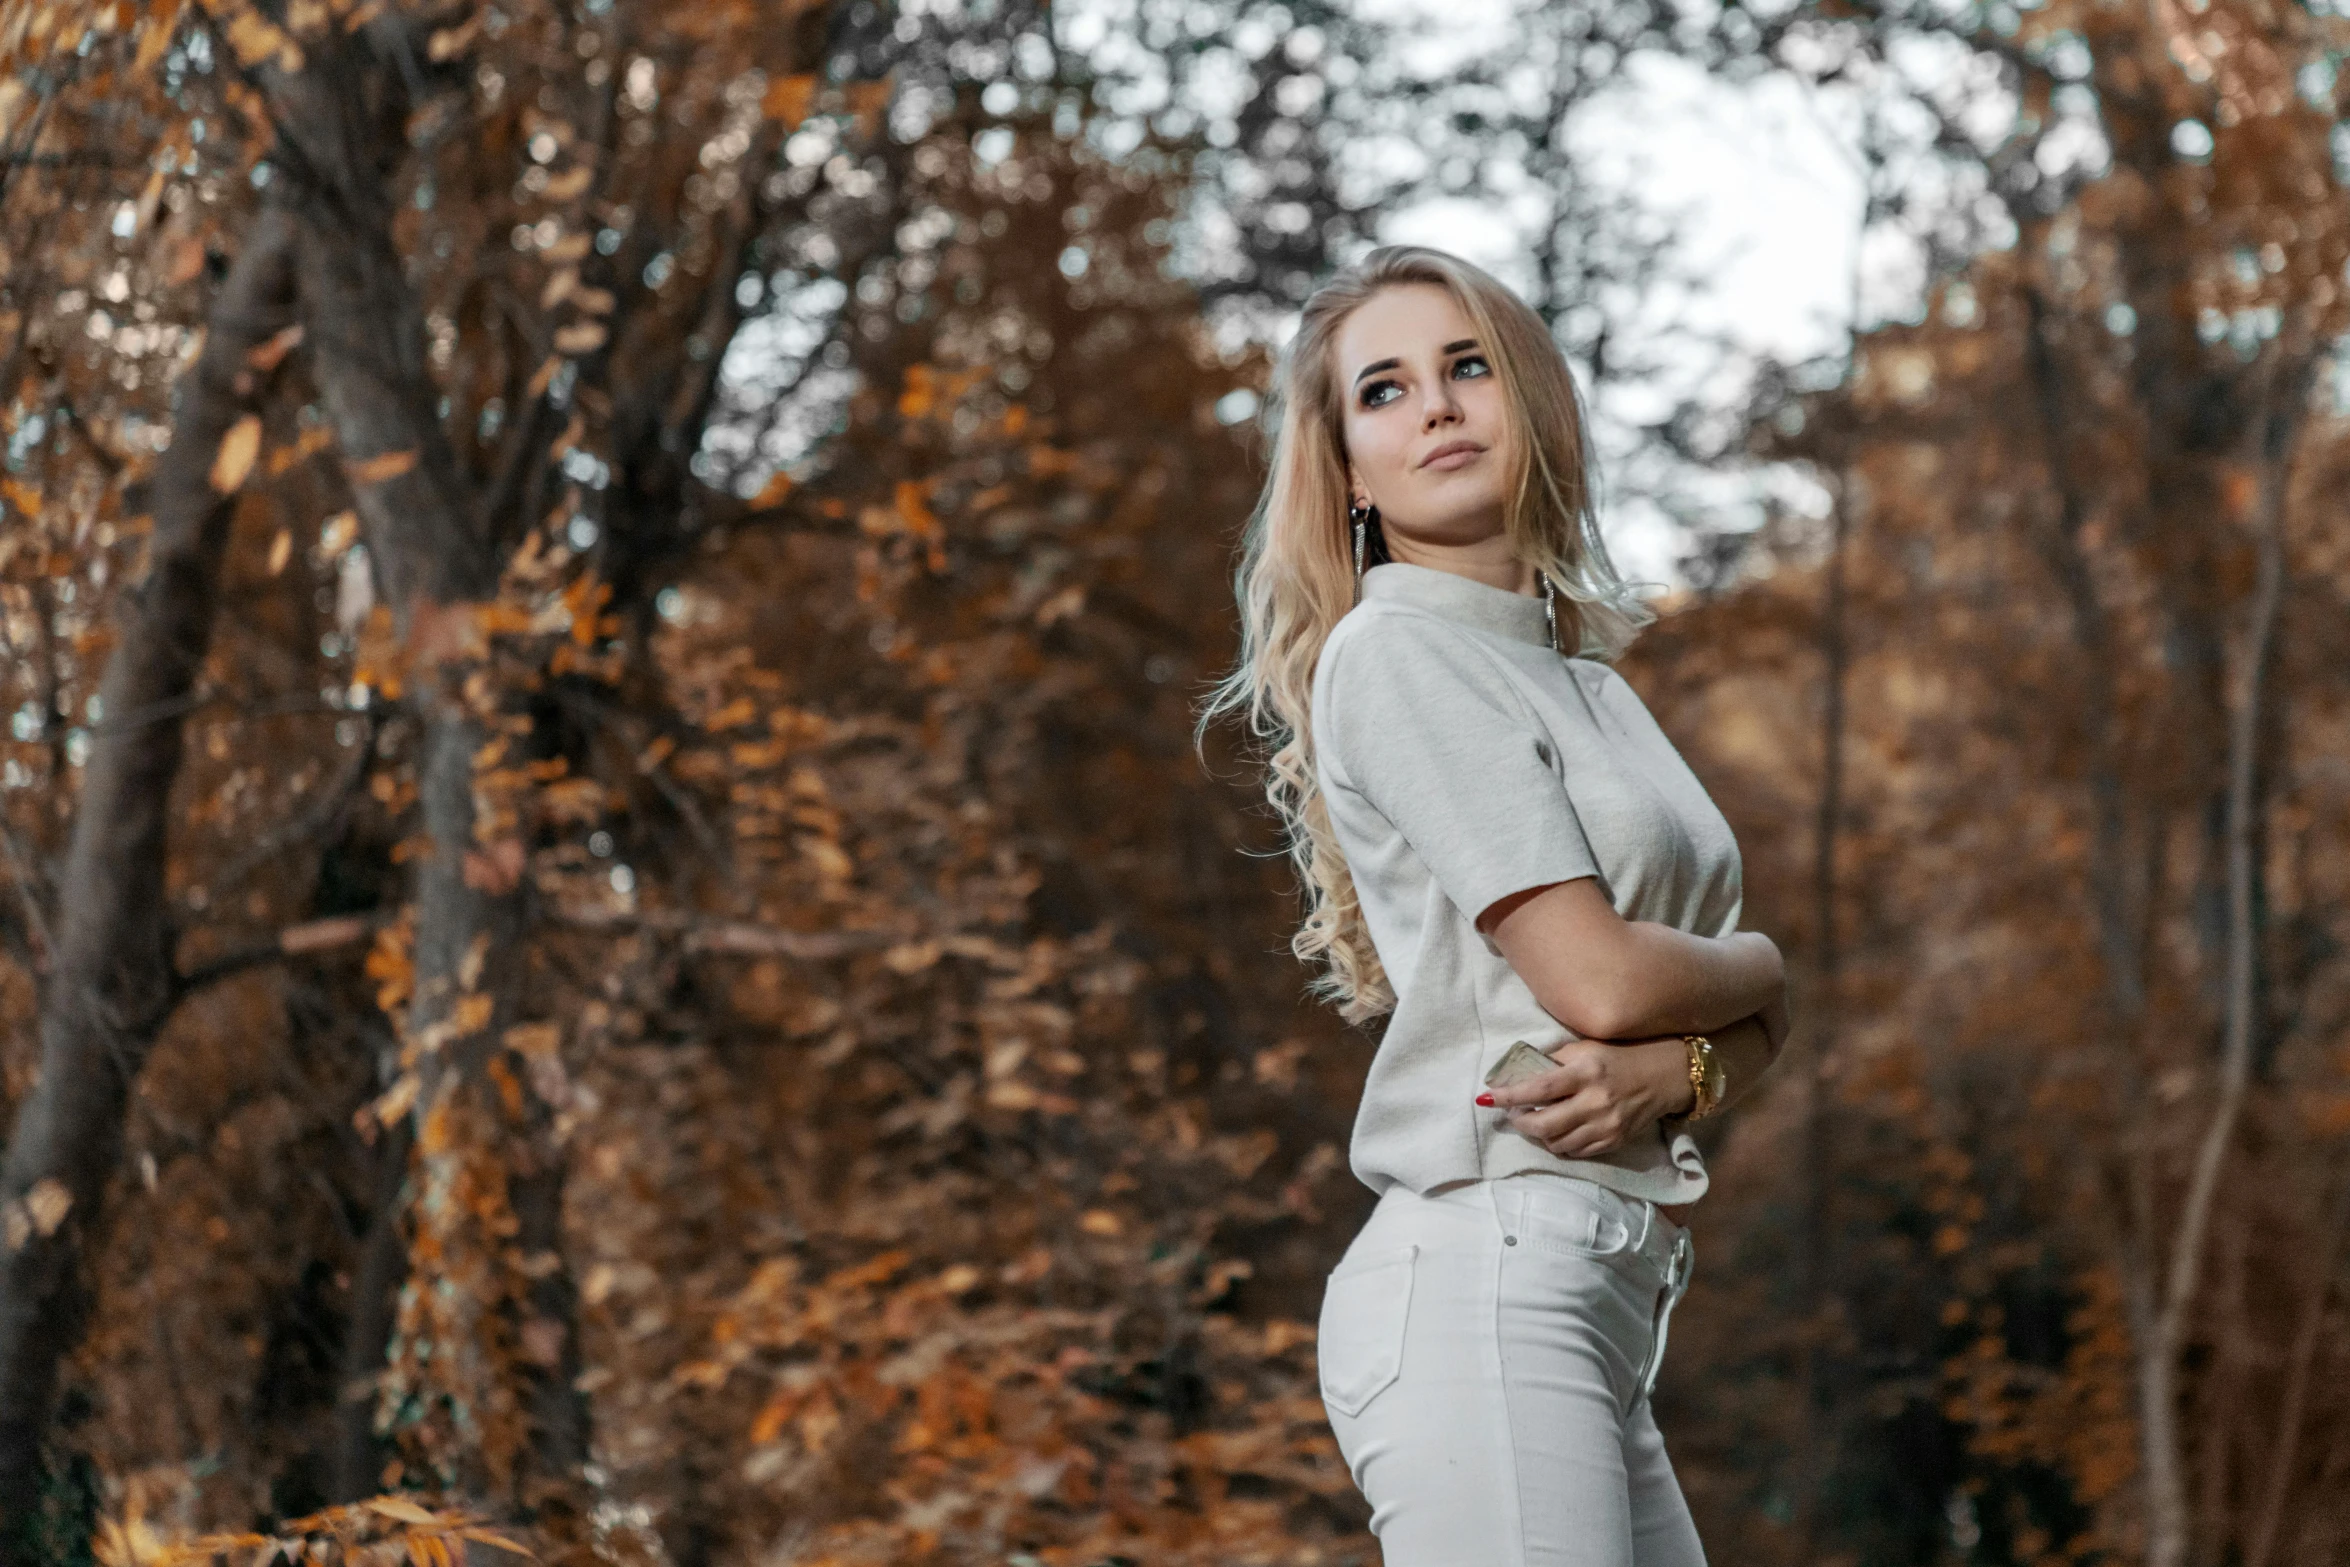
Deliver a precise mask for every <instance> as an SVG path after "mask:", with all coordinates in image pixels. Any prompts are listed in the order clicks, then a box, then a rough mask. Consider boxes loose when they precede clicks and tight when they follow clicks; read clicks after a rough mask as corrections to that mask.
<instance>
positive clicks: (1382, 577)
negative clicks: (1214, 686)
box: [1312, 561, 1742, 1203]
mask: <svg viewBox="0 0 2350 1567" xmlns="http://www.w3.org/2000/svg"><path fill="white" fill-rule="evenodd" d="M1312 728H1313V744H1314V758H1315V769H1316V776H1317V779H1318V781H1319V783H1320V786H1321V791H1322V797H1323V800H1324V802H1325V803H1326V805H1327V807H1328V809H1329V812H1330V824H1331V828H1332V830H1333V832H1334V833H1335V834H1336V835H1337V839H1338V845H1339V848H1340V850H1341V851H1342V852H1343V853H1344V854H1345V856H1346V862H1347V865H1348V868H1349V869H1350V871H1351V872H1352V874H1353V877H1354V883H1355V892H1356V896H1357V897H1358V898H1359V899H1360V901H1361V904H1362V910H1363V919H1364V922H1365V924H1366V925H1367V926H1368V927H1369V930H1370V935H1371V941H1372V943H1373V945H1374V946H1376V947H1377V948H1378V952H1379V961H1380V962H1381V964H1382V965H1384V966H1385V968H1386V970H1387V975H1388V980H1389V982H1390V984H1392V985H1393V987H1394V989H1395V996H1396V1005H1395V1010H1394V1012H1393V1013H1392V1014H1390V1015H1389V1018H1388V1021H1387V1027H1386V1031H1385V1033H1384V1034H1383V1035H1382V1036H1381V1038H1380V1042H1379V1048H1378V1051H1377V1053H1376V1054H1375V1055H1374V1056H1373V1057H1372V1061H1371V1069H1370V1074H1369V1076H1368V1078H1367V1079H1366V1080H1365V1083H1364V1086H1363V1098H1362V1106H1361V1108H1360V1110H1359V1111H1358V1112H1357V1113H1356V1116H1355V1125H1354V1135H1353V1140H1352V1145H1351V1148H1350V1150H1349V1163H1350V1164H1351V1165H1352V1167H1353V1169H1354V1172H1355V1175H1356V1177H1357V1178H1358V1179H1360V1180H1361V1181H1362V1182H1363V1183H1364V1184H1365V1185H1367V1186H1369V1187H1370V1188H1371V1189H1372V1190H1374V1191H1382V1192H1383V1191H1385V1190H1386V1189H1387V1188H1388V1187H1390V1186H1392V1185H1395V1184H1397V1183H1398V1182H1400V1183H1402V1184H1403V1185H1406V1186H1408V1187H1410V1188H1411V1189H1412V1190H1414V1191H1417V1192H1426V1191H1428V1190H1429V1189H1431V1188H1433V1187H1436V1186H1440V1185H1443V1184H1445V1183H1447V1182H1450V1181H1459V1180H1471V1179H1478V1178H1493V1177H1498V1176H1504V1175H1514V1174H1518V1173H1521V1172H1524V1171H1530V1170H1549V1171H1554V1172H1557V1173H1561V1174H1566V1175H1579V1176H1582V1177H1584V1178H1586V1179H1588V1180H1592V1181H1596V1182H1598V1183H1599V1184H1601V1185H1603V1186H1607V1187H1611V1188H1613V1189H1615V1190H1617V1191H1620V1192H1623V1193H1625V1194H1627V1195H1629V1196H1634V1197H1645V1198H1647V1199H1649V1200H1650V1201H1653V1202H1660V1203H1680V1202H1688V1201H1691V1200H1692V1199H1694V1198H1696V1197H1698V1196H1700V1195H1702V1194H1703V1193H1704V1191H1705V1189H1706V1171H1705V1163H1704V1161H1703V1160H1702V1159H1701V1158H1700V1157H1699V1155H1698V1152H1697V1145H1696V1144H1695V1143H1694V1142H1693V1141H1692V1140H1691V1139H1690V1137H1689V1134H1688V1133H1687V1132H1686V1131H1681V1130H1678V1129H1674V1130H1671V1131H1668V1130H1667V1129H1665V1128H1664V1127H1661V1126H1660V1127H1659V1128H1657V1129H1656V1130H1655V1131H1654V1132H1652V1133H1651V1134H1649V1135H1647V1136H1644V1137H1642V1138H1639V1139H1636V1140H1635V1142H1634V1143H1633V1144H1628V1145H1626V1146H1625V1147H1622V1148H1618V1149H1616V1150H1614V1151H1612V1152H1610V1153H1608V1154H1605V1155H1602V1156H1601V1157H1599V1158H1597V1159H1561V1158H1559V1157H1557V1156H1556V1155H1554V1154H1552V1153H1550V1152H1549V1151H1548V1150H1547V1149H1545V1148H1543V1147H1542V1146H1541V1145H1540V1144H1539V1143H1536V1142H1534V1141H1532V1140H1531V1139H1529V1138H1526V1137H1523V1136H1520V1135H1519V1134H1518V1133H1517V1132H1515V1131H1514V1130H1512V1129H1511V1128H1510V1126H1509V1123H1508V1120H1507V1118H1506V1116H1505V1113H1504V1112H1503V1111H1500V1110H1495V1109H1480V1108H1479V1107H1478V1106H1477V1105H1476V1103H1475V1097H1476V1095H1477V1093H1478V1092H1479V1090H1480V1088H1481V1086H1482V1083H1483V1080H1484V1075H1485V1073H1486V1071H1487V1070H1488V1069H1489V1068H1490V1067H1491V1066H1492V1065H1493V1063H1494V1062H1495V1061H1497V1060H1498V1059H1500V1057H1501V1055H1502V1054H1503V1052H1505V1051H1507V1050H1508V1049H1509V1046H1510V1041H1512V1040H1514V1039H1523V1040H1526V1041H1527V1042H1528V1043H1530V1044H1532V1045H1534V1046H1536V1047H1537V1048H1541V1049H1547V1048H1549V1047H1550V1046H1552V1045H1555V1044H1557V1043H1558V1042H1560V1041H1562V1040H1567V1039H1573V1038H1575V1037H1576V1035H1575V1033H1574V1031H1573V1030H1572V1029H1570V1028H1567V1027H1566V1026H1565V1025H1564V1024H1562V1023H1560V1022H1559V1021H1558V1020H1557V1019H1555V1018H1553V1017H1552V1016H1551V1015H1550V1014H1549V1013H1548V1012H1545V1011H1544V1010H1543V1008H1542V1005H1541V1003H1540V1002H1538V1001H1537V1000H1535V998H1534V992H1533V990H1532V989H1531V988H1530V987H1529V986H1528V985H1527V984H1526V982H1525V981H1524V980H1522V979H1520V978H1519V977H1518V973H1517V971H1516V970H1515V969H1513V968H1511V967H1510V965H1509V962H1508V960H1507V959H1505V958H1503V957H1502V955H1501V952H1500V949H1499V948H1497V947H1495V946H1494V945H1493V943H1492V942H1491V941H1490V940H1489V939H1488V938H1487V937H1486V936H1485V935H1484V934H1483V933H1482V932H1480V931H1479V930H1478V929H1477V927H1476V923H1475V922H1476V917H1477V915H1479V914H1480V913H1482V912H1483V911H1484V910H1485V909H1486V907H1487V906H1489V905H1490V904H1491V903H1493V901H1494V900H1495V899H1497V898H1500V897H1502V896H1504V895H1506V894H1508V893H1512V892H1517V891H1520V890H1522V889H1524V888H1527V887H1540V886H1546V885H1548V884H1550V883H1552V882H1559V881H1571V880H1573V879H1574V878H1576V877H1579V876H1596V877H1598V878H1599V882H1600V886H1601V888H1602V890H1604V891H1605V892H1606V893H1607V895H1608V898H1609V900H1610V901H1611V902H1612V903H1613V904H1614V905H1615V908H1616V910H1617V912H1618V913H1620V914H1622V915H1623V916H1624V917H1625V918H1626V919H1632V920H1650V921H1656V922H1658V923H1662V924H1668V925H1673V926H1675V927H1677V928H1679V929H1682V930H1686V931H1691V932H1694V933H1696V934H1698V935H1701V936H1725V935H1728V934H1729V933H1731V932H1732V931H1734V930H1736V929H1737V928H1738V918H1739V912H1740V902H1741V896H1742V894H1741V889H1740V871H1739V860H1738V844H1737V840H1736V839H1735V838H1734V837H1732V835H1731V832H1730V825H1729V823H1728V822H1726V821H1724V820H1723V819H1722V814H1721V812H1720V811H1719V810H1717V809H1716V808H1715V806H1714V803H1713V801H1712V799H1711V798H1710V797H1708V796H1707V794H1706V792H1705V788H1704V786H1703V785H1701V784H1700V783H1699V782H1698V781H1697V778H1696V775H1695V774H1693V773H1692V772H1690V770H1689V766H1688V764H1687V763H1686V762H1684V761H1683V760H1682V759H1681V755H1680V753H1679V752H1678V751H1676V750H1674V748H1673V745H1672V742H1671V741H1669V740H1667V739H1666V738H1665V735H1664V731H1662V730H1661V729H1659V728H1658V727H1657V724H1656V720H1655V719H1654V718H1653V717H1651V716H1650V714H1649V711H1648V709H1647V707H1646V706H1645V705H1644V704H1643V703H1642V702H1641V700H1640V698H1639V697H1638V695H1636V694H1635V693H1634V692H1633V690H1632V688H1631V687H1630V686H1629V685H1627V684H1625V683H1624V680H1623V678H1622V677H1621V676H1620V675H1618V674H1616V672H1615V671H1614V670H1612V669H1609V668H1608V667H1607V666H1606V665H1604V664H1600V663H1596V662H1593V661H1592V660H1589V659H1583V658H1564V657H1561V656H1560V655H1559V654H1558V653H1556V652H1554V651H1552V649H1551V647H1550V636H1549V629H1548V624H1547V622H1546V620H1545V618H1544V615H1543V609H1542V601H1541V600H1540V599H1538V598H1534V597H1531V596H1529V595H1526V594H1522V593H1512V592H1509V591H1507V590H1505V589H1502V588H1496V587H1492V586H1489V585H1487V584H1485V583H1482V582H1478V581H1475V580H1474V579H1472V578H1468V577H1463V576H1460V575H1458V574H1457V573H1454V572H1448V571H1439V570H1435V569H1433V568H1431V567H1426V566H1414V565H1409V564H1406V563H1404V562H1402V561H1392V562H1389V563H1387V564H1384V565H1379V566H1374V567H1372V568H1371V569H1370V570H1369V571H1367V572H1365V573H1364V575H1363V597H1362V602H1361V603H1360V604H1358V605H1356V606H1355V608H1354V609H1352V610H1351V611H1349V612H1348V613H1347V614H1346V615H1345V616H1344V617H1343V618H1342V619H1340V621H1339V622H1338V624H1337V625H1336V626H1335V627H1333V628H1332V629H1331V632H1330V636H1329V639H1328V641H1327V642H1325V643H1324V644H1323V648H1322V654H1321V659H1320V661H1319V663H1317V664H1316V666H1315V669H1314V685H1313V717H1312Z"/></svg>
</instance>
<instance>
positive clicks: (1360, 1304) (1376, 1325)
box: [1314, 1246, 1420, 1417]
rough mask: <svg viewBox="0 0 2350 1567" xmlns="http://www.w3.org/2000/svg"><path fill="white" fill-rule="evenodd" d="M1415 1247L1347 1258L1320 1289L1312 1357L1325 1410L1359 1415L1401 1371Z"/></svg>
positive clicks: (1416, 1249)
mask: <svg viewBox="0 0 2350 1567" xmlns="http://www.w3.org/2000/svg"><path fill="white" fill-rule="evenodd" d="M1419 1254H1420V1248H1419V1247H1417V1246H1404V1247H1399V1248H1397V1249H1396V1250H1393V1251H1383V1252H1377V1253H1374V1254H1372V1255H1371V1256H1369V1257H1365V1258H1361V1259H1359V1260H1356V1261H1353V1262H1350V1263H1349V1264H1348V1265H1347V1266H1345V1267H1343V1268H1341V1269H1340V1270H1339V1271H1337V1272H1336V1273H1333V1274H1331V1275H1330V1277H1329V1280H1328V1281H1327V1282H1326V1283H1325V1284H1324V1286H1323V1289H1322V1320H1321V1325H1320V1328H1319V1330H1318V1331H1317V1333H1316V1335H1315V1341H1314V1358H1315V1362H1316V1364H1317V1367H1318V1369H1319V1371H1320V1374H1321V1381H1322V1402H1323V1403H1324V1404H1326V1405H1328V1406H1329V1408H1330V1411H1331V1413H1333V1414H1339V1415H1346V1416H1349V1417H1352V1416H1355V1415H1359V1414H1361V1413H1362V1412H1363V1410H1364V1408H1365V1407H1366V1406H1367V1405H1369V1403H1370V1402H1371V1400H1372V1399H1374V1398H1377V1397H1378V1396H1379V1395H1380V1393H1382V1392H1383V1391H1385V1390H1386V1388H1387V1386H1388V1384H1389V1383H1391V1382H1393V1381H1394V1380H1395V1379H1396V1377H1397V1376H1399V1375H1401V1374H1402V1371H1403V1335H1404V1327H1405V1324H1406V1323H1407V1322H1409V1320H1410V1318H1411V1309H1412V1262H1413V1259H1414V1258H1416V1257H1417V1256H1419Z"/></svg>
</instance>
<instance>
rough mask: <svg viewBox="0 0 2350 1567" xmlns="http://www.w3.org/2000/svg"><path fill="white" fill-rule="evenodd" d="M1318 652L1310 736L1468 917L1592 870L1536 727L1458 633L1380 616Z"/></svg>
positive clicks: (1485, 659) (1492, 667) (1493, 668)
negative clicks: (1322, 666) (1321, 659)
mask: <svg viewBox="0 0 2350 1567" xmlns="http://www.w3.org/2000/svg"><path fill="white" fill-rule="evenodd" d="M1324 656H1325V657H1326V658H1328V659H1330V660H1331V663H1330V667H1329V668H1328V669H1326V670H1324V671H1321V672H1320V673H1322V674H1323V675H1324V676H1325V679H1324V680H1323V681H1321V682H1319V683H1318V684H1319V685H1320V698H1319V699H1318V700H1317V702H1316V704H1315V710H1314V743H1315V746H1316V748H1317V749H1319V750H1321V751H1322V752H1323V754H1324V755H1325V756H1326V757H1328V758H1329V759H1330V761H1331V762H1333V763H1334V764H1335V772H1336V775H1337V777H1338V779H1339V780H1340V781H1341V782H1343V783H1344V784H1346V785H1348V786H1349V787H1351V788H1353V789H1354V790H1355V791H1356V792H1358V793H1359V794H1361V795H1362V796H1363V797H1364V798H1365V799H1366V800H1368V801H1369V802H1370V803H1371V805H1372V806H1373V807H1374V808H1375V809H1376V810H1377V811H1378V812H1379V814H1380V815H1382V816H1384V817H1386V818H1387V820H1388V821H1390V822H1392V823H1393V824H1394V825H1395V828H1396V830H1397V831H1398V832H1400V833H1401V834H1402V835H1403V838H1404V841H1405V842H1406V843H1408V844H1410V845H1411V847H1412V850H1413V852H1414V853H1416V854H1418V855H1419V857H1420V859H1421V860H1422V862H1423V863H1425V864H1426V865H1427V867H1428V871H1429V874H1430V875H1432V876H1434V877H1435V878H1436V881H1437V884H1438V885H1439V886H1441V887H1442V888H1443V889H1444V892H1445V895H1446V896H1447V897H1449V898H1450V899H1451V900H1452V902H1453V904H1454V906H1455V907H1456V908H1458V909H1460V910H1461V912H1462V913H1463V914H1465V915H1467V916H1468V918H1469V919H1470V921H1471V922H1472V923H1474V922H1475V920H1476V918H1477V916H1478V915H1480V914H1482V913H1483V912H1484V911H1485V910H1486V909H1487V908H1488V907H1490V906H1491V905H1492V904H1493V902H1494V901H1495V900H1496V899H1499V898H1503V897H1506V896H1508V895H1509V894H1511V893H1513V892H1518V891H1522V890H1523V889H1525V888H1528V887H1542V886H1547V885H1549V884H1550V883H1552V882H1560V881H1572V880H1574V879H1575V878H1577V877H1579V876H1596V875H1597V874H1598V873H1599V868H1598V864H1597V862H1596V861H1595V860H1594V859H1593V857H1592V853H1591V847H1590V844H1589V843H1588V842H1587V841H1586V839H1585V838H1584V836H1583V824H1582V822H1581V821H1579V820H1578V819H1577V818H1576V815H1575V806H1574V802H1573V801H1571V800H1570V799H1568V798H1567V791H1566V786H1565V784H1564V783H1562V782H1561V781H1560V777H1559V773H1558V771H1557V770H1556V768H1555V767H1554V765H1553V761H1554V759H1553V757H1552V754H1551V752H1552V744H1553V742H1552V741H1551V739H1550V736H1549V735H1548V734H1546V733H1545V732H1544V731H1543V729H1542V728H1541V726H1540V725H1539V724H1538V723H1537V722H1536V721H1535V719H1534V717H1533V715H1532V713H1531V712H1530V711H1528V709H1527V708H1526V706H1525V703H1524V701H1523V699H1522V698H1521V697H1520V696H1519V695H1518V693H1517V692H1516V691H1515V690H1513V689H1512V688H1511V686H1510V683H1509V680H1508V677H1507V676H1505V675H1504V674H1503V673H1502V671H1501V669H1500V667H1499V665H1498V664H1497V663H1496V662H1495V661H1494V659H1493V657H1492V656H1491V655H1490V654H1488V653H1486V652H1485V651H1483V650H1482V649H1480V648H1478V647H1477V646H1476V645H1475V644H1474V643H1473V642H1471V641H1470V640H1469V638H1468V637H1467V636H1466V635H1464V634H1463V633H1460V632H1457V631H1455V630H1453V629H1452V628H1450V627H1448V626H1445V625H1442V624H1440V623H1433V622H1428V621H1423V620H1422V619H1421V618H1419V617H1416V616H1403V615H1389V616H1382V617H1381V618H1380V619H1378V620H1376V621H1374V622H1371V623H1369V624H1366V625H1363V626H1361V627H1359V628H1355V629H1354V632H1353V634H1352V635H1336V634H1334V635H1333V636H1332V638H1331V645H1330V646H1328V647H1326V648H1325V649H1324Z"/></svg>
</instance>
